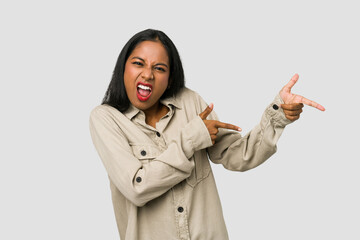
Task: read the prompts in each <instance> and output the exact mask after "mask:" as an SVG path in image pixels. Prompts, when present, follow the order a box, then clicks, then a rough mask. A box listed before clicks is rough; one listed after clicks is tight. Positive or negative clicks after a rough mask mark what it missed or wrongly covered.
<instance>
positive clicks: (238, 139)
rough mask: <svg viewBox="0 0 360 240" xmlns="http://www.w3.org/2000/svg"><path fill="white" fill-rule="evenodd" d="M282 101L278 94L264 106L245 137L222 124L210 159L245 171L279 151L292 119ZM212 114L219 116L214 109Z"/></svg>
mask: <svg viewBox="0 0 360 240" xmlns="http://www.w3.org/2000/svg"><path fill="white" fill-rule="evenodd" d="M282 103H284V102H283V100H282V99H281V97H280V95H279V94H278V95H277V96H276V97H275V99H274V101H273V102H272V103H271V104H270V105H268V107H267V108H266V109H265V112H264V113H263V115H262V118H261V121H260V123H259V124H258V125H256V126H255V127H254V128H253V129H252V130H251V131H250V132H249V133H247V134H246V135H245V136H243V137H242V136H241V134H240V133H239V132H236V131H231V130H228V129H222V128H220V129H219V133H218V134H217V139H216V143H215V144H214V145H213V146H211V147H209V148H208V149H207V151H208V155H209V158H210V160H211V161H212V162H214V163H217V164H222V165H223V166H224V167H225V168H226V169H229V170H232V171H246V170H249V169H252V168H254V167H257V166H258V165H260V164H262V163H263V162H265V161H266V160H267V159H268V158H269V157H270V156H272V155H273V154H274V153H275V152H276V150H277V146H276V144H277V142H278V140H279V138H280V136H281V134H282V132H283V130H284V128H285V126H286V125H287V124H289V123H291V121H290V120H288V119H287V118H286V117H285V114H284V112H283V110H282V109H281V108H280V104H282ZM203 104H205V106H206V103H205V102H203ZM205 106H204V107H205ZM210 118H211V119H214V120H218V117H217V116H216V114H215V113H214V114H212V115H210Z"/></svg>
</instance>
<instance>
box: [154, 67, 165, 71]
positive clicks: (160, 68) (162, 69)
mask: <svg viewBox="0 0 360 240" xmlns="http://www.w3.org/2000/svg"><path fill="white" fill-rule="evenodd" d="M155 69H156V70H159V71H161V72H165V69H164V68H162V67H155Z"/></svg>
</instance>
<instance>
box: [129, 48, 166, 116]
mask: <svg viewBox="0 0 360 240" xmlns="http://www.w3.org/2000/svg"><path fill="white" fill-rule="evenodd" d="M169 74H170V65H169V57H168V55H167V52H166V49H165V48H164V46H163V45H162V43H161V42H158V41H155V42H154V41H143V42H141V43H139V44H138V45H137V46H136V47H135V49H134V50H133V51H132V53H131V54H130V56H129V58H128V59H127V61H126V63H125V71H124V84H125V89H126V93H127V96H128V98H129V100H130V102H131V103H132V104H133V105H134V106H135V107H136V108H138V109H141V110H149V109H151V108H152V107H157V106H158V102H159V99H160V97H161V96H162V95H163V93H164V92H165V90H166V88H167V86H168V83H169Z"/></svg>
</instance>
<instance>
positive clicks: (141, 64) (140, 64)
mask: <svg viewBox="0 0 360 240" xmlns="http://www.w3.org/2000/svg"><path fill="white" fill-rule="evenodd" d="M132 64H134V65H138V66H143V65H144V64H143V63H142V62H139V61H135V62H132Z"/></svg>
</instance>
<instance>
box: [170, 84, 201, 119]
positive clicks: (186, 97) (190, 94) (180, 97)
mask: <svg viewBox="0 0 360 240" xmlns="http://www.w3.org/2000/svg"><path fill="white" fill-rule="evenodd" d="M176 101H177V102H178V103H180V105H181V106H182V107H184V108H185V109H187V110H188V109H195V111H196V113H197V114H198V113H200V112H202V110H203V108H205V107H206V106H207V104H206V102H205V101H204V99H203V98H202V97H201V96H200V95H199V94H198V93H197V92H196V91H194V90H191V89H190V88H187V87H184V88H183V89H181V91H180V92H179V93H178V94H176Z"/></svg>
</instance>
